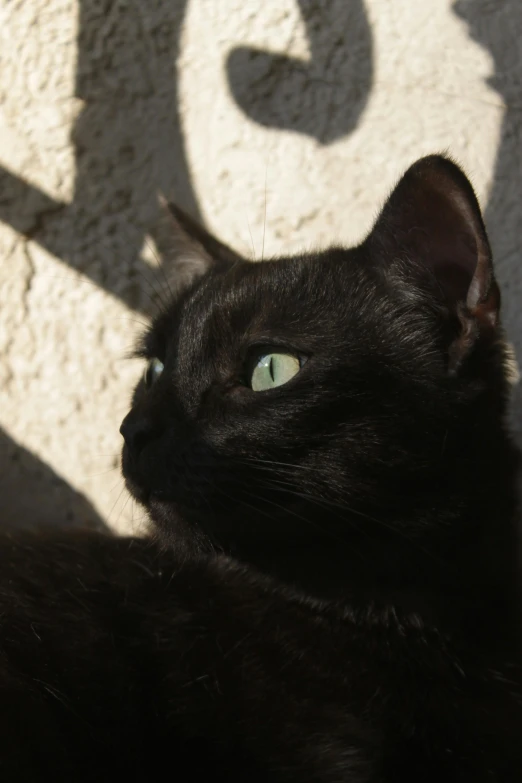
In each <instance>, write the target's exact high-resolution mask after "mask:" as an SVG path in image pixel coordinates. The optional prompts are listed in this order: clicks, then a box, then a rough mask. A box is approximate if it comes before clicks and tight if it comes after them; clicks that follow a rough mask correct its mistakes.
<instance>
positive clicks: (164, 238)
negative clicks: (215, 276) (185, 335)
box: [156, 195, 245, 292]
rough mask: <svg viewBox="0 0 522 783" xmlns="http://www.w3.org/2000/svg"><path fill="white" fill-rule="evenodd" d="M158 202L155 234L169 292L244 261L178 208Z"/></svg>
mask: <svg viewBox="0 0 522 783" xmlns="http://www.w3.org/2000/svg"><path fill="white" fill-rule="evenodd" d="M159 202H160V208H161V219H160V222H159V227H158V231H157V232H156V235H157V242H158V246H159V250H160V253H161V255H162V257H163V258H164V259H165V272H166V275H167V279H168V283H169V287H170V289H171V290H172V291H175V292H180V291H182V290H183V289H184V288H186V287H188V286H190V285H192V284H193V283H194V282H196V281H197V280H198V279H200V278H201V277H203V275H205V274H206V272H208V271H210V269H216V270H218V271H227V269H229V268H230V267H231V266H233V265H234V264H236V263H238V262H241V261H245V259H244V258H242V256H240V255H239V254H238V253H236V252H235V251H234V250H232V248H230V247H228V245H225V244H224V243H223V242H221V241H220V240H219V239H217V238H216V237H215V236H213V235H212V234H210V233H209V232H208V231H207V230H206V229H205V228H203V226H202V225H200V224H199V223H198V222H197V221H196V220H194V218H192V217H190V215H188V214H187V213H186V212H184V211H183V210H182V209H181V207H179V206H177V205H176V204H173V203H172V202H170V201H167V200H166V199H165V198H164V197H163V196H161V195H160V197H159Z"/></svg>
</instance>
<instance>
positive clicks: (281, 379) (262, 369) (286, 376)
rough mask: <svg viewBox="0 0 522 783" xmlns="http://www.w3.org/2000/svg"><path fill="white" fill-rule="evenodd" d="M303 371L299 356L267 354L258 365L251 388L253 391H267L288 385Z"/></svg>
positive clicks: (252, 378) (251, 380)
mask: <svg viewBox="0 0 522 783" xmlns="http://www.w3.org/2000/svg"><path fill="white" fill-rule="evenodd" d="M300 369H301V362H300V360H299V358H298V357H297V356H293V355H292V354H290V353H267V354H265V355H264V356H261V358H260V359H259V360H258V362H257V363H256V365H255V367H254V369H253V371H252V376H251V378H250V386H251V387H252V390H253V391H256V392H257V391H266V390H267V389H275V388H276V386H282V385H283V384H284V383H288V381H289V380H291V379H292V378H293V377H294V375H297V373H298V372H299V370H300Z"/></svg>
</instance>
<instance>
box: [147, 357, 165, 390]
mask: <svg viewBox="0 0 522 783" xmlns="http://www.w3.org/2000/svg"><path fill="white" fill-rule="evenodd" d="M162 372H163V362H160V360H159V359H151V360H150V362H149V363H148V364H147V366H146V368H145V372H144V374H143V380H144V381H145V385H146V386H147V387H150V386H152V384H153V383H154V382H155V381H157V380H158V378H159V377H160V375H161V373H162Z"/></svg>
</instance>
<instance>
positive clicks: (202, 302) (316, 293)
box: [179, 250, 361, 336]
mask: <svg viewBox="0 0 522 783" xmlns="http://www.w3.org/2000/svg"><path fill="white" fill-rule="evenodd" d="M360 272H361V269H360V264H359V263H358V259H357V257H356V254H355V253H354V251H346V250H344V251H338V252H336V251H330V252H328V253H322V254H309V255H302V256H296V257H291V258H281V259H277V260H270V261H265V262H257V263H249V262H244V263H238V264H235V265H233V266H231V267H230V269H228V270H227V271H226V272H221V273H215V274H210V275H208V276H207V277H206V278H204V279H203V280H202V281H201V283H200V284H199V285H198V286H197V287H195V288H194V289H193V291H192V292H191V294H190V295H189V296H188V297H187V298H186V299H185V301H184V302H183V306H182V309H181V312H180V313H179V323H180V326H181V328H182V330H183V331H185V327H186V328H188V329H191V328H193V327H194V325H195V324H196V323H197V324H199V326H200V327H203V326H204V325H206V328H207V330H208V331H209V333H210V334H211V333H212V331H214V333H219V332H221V331H222V330H229V331H230V332H231V333H232V334H238V333H241V332H243V331H245V330H248V331H253V332H255V331H258V332H262V331H263V330H265V331H274V330H275V331H277V330H294V329H299V330H301V329H303V328H304V327H305V326H306V324H307V323H309V322H310V320H316V319H317V318H323V317H324V316H325V314H326V313H328V315H329V317H330V318H335V314H336V311H338V310H339V311H343V310H344V311H345V310H346V296H344V297H343V291H345V292H347V293H348V296H350V292H352V294H353V292H354V291H356V290H357V288H358V283H359V282H360V278H361V274H360ZM343 299H344V304H342V302H343ZM210 334H209V336H210Z"/></svg>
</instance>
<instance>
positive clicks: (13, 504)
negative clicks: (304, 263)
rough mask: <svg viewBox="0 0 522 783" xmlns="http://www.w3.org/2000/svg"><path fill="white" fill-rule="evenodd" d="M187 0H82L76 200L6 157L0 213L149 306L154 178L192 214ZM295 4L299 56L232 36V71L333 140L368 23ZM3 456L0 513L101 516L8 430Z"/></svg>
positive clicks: (52, 518) (238, 88) (280, 111)
mask: <svg viewBox="0 0 522 783" xmlns="http://www.w3.org/2000/svg"><path fill="white" fill-rule="evenodd" d="M188 1H189V0H176V2H172V0H150V2H147V3H146V4H143V3H130V4H129V3H116V2H114V0H80V15H79V36H78V60H77V76H76V96H77V97H79V98H81V99H82V100H83V101H84V108H83V111H82V113H81V115H80V117H79V118H78V120H77V122H76V124H75V127H74V129H73V132H72V142H73V146H74V151H75V165H76V178H75V187H74V197H73V200H72V203H71V204H66V203H63V202H59V201H56V200H54V199H53V198H51V197H50V196H49V195H47V194H46V193H44V192H43V191H41V190H38V189H37V188H35V187H33V186H31V185H29V184H28V183H26V182H25V181H23V180H22V179H20V178H18V177H17V176H15V175H14V174H13V173H10V172H8V171H7V170H4V169H1V168H0V220H2V221H4V222H5V223H8V224H9V225H11V226H12V227H13V228H14V229H16V230H17V231H18V232H20V233H21V234H23V235H25V236H27V237H29V238H31V239H33V240H34V241H36V242H38V243H39V244H41V245H42V246H43V247H45V248H46V249H47V250H48V251H49V252H50V253H52V254H53V255H54V256H56V257H57V258H59V259H61V260H62V261H63V262H64V263H66V264H68V265H69V266H71V267H72V268H74V269H75V270H78V271H80V272H81V273H83V274H84V275H85V276H86V277H87V278H88V279H90V280H91V281H93V282H94V283H95V284H96V285H99V286H101V287H102V288H105V289H106V290H107V291H109V292H110V293H112V294H113V295H115V296H117V297H118V298H120V299H121V300H122V301H123V302H125V304H126V305H127V306H128V307H130V308H132V309H134V310H138V311H141V312H147V311H148V310H150V301H149V299H150V289H151V288H154V284H153V285H151V283H150V280H151V270H150V268H149V266H148V265H147V264H146V263H145V262H144V261H143V259H142V257H141V251H142V247H143V242H144V238H145V236H146V234H147V233H148V232H150V231H151V229H152V227H153V226H154V224H155V222H156V218H157V193H158V190H162V191H163V192H164V193H166V194H167V195H168V196H173V197H174V198H175V200H176V201H177V202H178V203H179V204H180V206H182V207H184V209H185V210H186V211H187V212H189V213H190V214H192V215H193V216H194V217H198V216H199V208H198V203H197V197H196V194H195V192H194V188H193V186H192V182H191V179H190V172H189V167H188V163H187V157H186V153H185V144H184V139H183V130H182V124H181V117H180V110H179V100H178V82H179V80H178V79H177V60H178V55H179V50H180V34H181V30H182V26H183V20H184V16H185V10H186V6H187V2H188ZM299 7H300V10H301V13H302V15H303V19H304V22H305V25H306V30H307V34H308V37H309V43H310V50H311V58H310V62H309V63H308V64H307V65H303V64H300V63H299V62H297V61H294V60H292V59H290V58H286V57H284V56H282V57H273V56H271V55H269V54H267V53H263V52H254V51H253V50H250V49H245V48H239V49H236V50H235V51H234V52H233V53H232V54H231V56H230V58H229V61H228V63H227V67H228V77H229V80H230V85H231V89H232V92H233V94H234V95H235V97H236V100H237V101H238V103H239V105H240V106H241V107H242V108H243V110H244V111H245V112H246V113H247V114H248V115H249V116H250V117H251V118H252V119H254V120H255V121H257V122H259V123H261V124H262V125H265V126H271V127H277V128H284V129H290V130H297V131H300V132H301V133H305V134H308V135H311V136H313V137H315V138H317V139H318V140H319V141H321V142H323V143H327V142H329V141H333V140H334V139H337V138H339V137H341V136H343V135H345V134H347V133H349V132H350V131H352V130H353V129H354V128H355V126H356V124H357V121H358V119H359V117H360V114H361V111H362V109H363V107H364V105H365V103H366V101H367V98H368V95H369V92H370V88H371V73H372V59H371V34H370V29H369V25H368V21H367V19H366V16H365V13H364V8H363V2H362V0H350V3H346V1H345V0H326V1H325V2H319V1H318V0H299ZM355 76H356V77H357V78H354V77H355ZM296 96H297V97H296ZM160 280H161V277H160V278H159V279H158V281H156V282H159V281H160ZM115 426H116V425H115ZM0 464H5V467H6V470H5V472H4V473H3V475H4V477H5V478H4V480H3V487H4V489H3V490H2V486H1V485H0V503H2V522H3V523H7V522H9V523H17V524H18V525H21V526H24V525H26V524H29V523H30V521H31V520H33V521H34V520H35V519H36V518H38V519H40V520H43V521H45V522H49V523H51V522H53V523H54V522H60V521H61V522H66V523H71V522H72V521H74V520H81V519H83V520H88V519H94V521H95V523H97V520H96V519H95V515H94V512H92V509H90V507H89V506H88V504H87V502H86V501H85V498H83V496H81V495H79V494H78V493H75V492H74V490H72V489H70V488H68V487H67V486H66V485H64V484H63V482H61V483H60V480H59V479H57V477H56V476H55V474H54V473H53V472H52V471H51V470H50V469H48V468H46V467H45V466H43V465H42V464H41V463H40V462H39V461H38V460H37V459H36V458H34V457H32V456H31V455H30V454H29V453H28V452H26V451H25V450H24V449H23V448H21V447H20V446H17V445H16V444H14V443H13V442H12V441H10V440H9V439H8V438H7V436H6V435H5V434H2V436H1V437H0ZM17 464H19V465H23V466H24V467H23V468H20V469H14V467H13V466H14V465H17ZM57 482H58V484H59V488H57V487H58V484H57ZM2 493H3V494H4V495H5V497H6V498H9V500H8V501H7V500H6V504H3V502H2V501H3V497H2ZM46 497H47V498H48V499H47V502H46V501H45V498H46ZM91 512H92V513H91ZM93 515H94V516H93ZM98 521H99V520H98Z"/></svg>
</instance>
